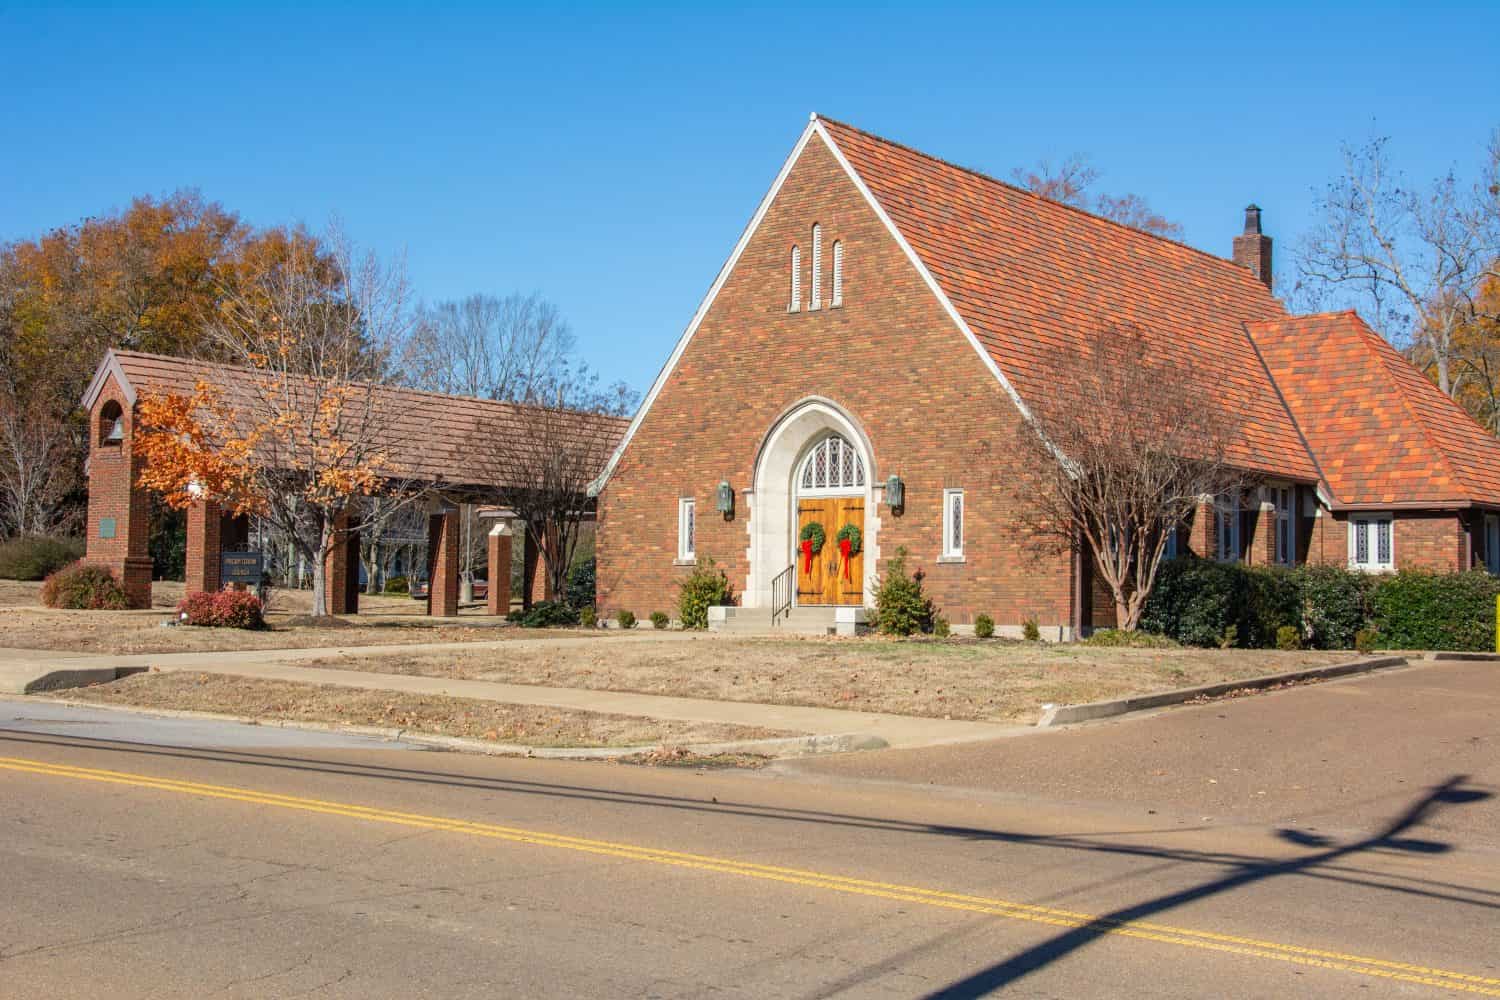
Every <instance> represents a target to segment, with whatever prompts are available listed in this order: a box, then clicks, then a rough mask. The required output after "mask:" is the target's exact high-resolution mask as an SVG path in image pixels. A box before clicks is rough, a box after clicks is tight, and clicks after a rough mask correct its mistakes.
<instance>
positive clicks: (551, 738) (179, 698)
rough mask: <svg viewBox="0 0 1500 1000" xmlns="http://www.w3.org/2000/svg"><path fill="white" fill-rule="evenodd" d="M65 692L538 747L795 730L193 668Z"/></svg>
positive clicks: (115, 701) (707, 739)
mask: <svg viewBox="0 0 1500 1000" xmlns="http://www.w3.org/2000/svg"><path fill="white" fill-rule="evenodd" d="M65 695H66V697H67V699H68V700H70V701H90V702H99V703H102V704H110V705H133V706H137V707H142V708H166V709H174V710H183V711H193V712H215V713H219V714H224V715H237V716H243V717H248V718H256V719H287V720H293V721H298V722H334V723H344V724H349V725H360V726H388V727H395V728H399V729H406V730H412V731H414V732H421V733H431V734H436V735H440V736H462V737H468V738H471V739H479V740H489V741H491V742H496V743H518V744H522V745H525V746H535V747H622V746H631V747H634V746H662V745H665V746H681V745H691V744H697V743H720V742H729V741H738V740H758V739H767V738H771V737H778V736H791V735H794V734H792V733H787V732H783V731H779V730H773V729H760V728H756V727H751V726H730V725H719V724H716V723H709V722H673V721H667V720H659V719H646V718H640V717H638V716H633V715H611V714H606V713H600V712H580V711H572V710H568V709H560V708H543V707H535V706H531V705H507V704H502V703H499V702H490V701H478V700H474V699H470V698H450V697H447V696H443V695H410V694H403V693H400V692H395V691H361V690H358V689H354V688H345V687H337V686H334V685H325V684H294V683H288V682H285V681H268V680H258V679H254V678H249V677H232V676H227V675H223V674H197V673H191V672H186V671H184V672H175V671H174V672H167V673H162V672H151V673H141V674H133V675H131V676H129V677H126V678H124V679H122V680H118V681H113V682H111V683H108V684H98V685H94V686H93V687H86V688H75V689H72V690H69V691H67V692H65Z"/></svg>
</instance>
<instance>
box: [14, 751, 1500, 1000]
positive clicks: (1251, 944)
mask: <svg viewBox="0 0 1500 1000" xmlns="http://www.w3.org/2000/svg"><path fill="white" fill-rule="evenodd" d="M0 770H7V771H17V772H20V773H23V774H35V775H41V776H45V777H52V778H71V779H74V780H79V781H97V782H104V783H106V784H112V785H126V786H129V787H133V788H148V789H154V790H156V791H161V792H170V793H174V794H178V795H192V796H197V797H200V798H211V799H225V800H228V801H232V802H246V803H251V804H254V805H262V806H273V807H276V808H280V809H292V810H297V811H299V812H309V813H321V814H323V815H328V816H343V817H346V818H349V819H358V820H366V821H369V822H375V823H389V824H395V825H398V826H407V827H415V828H418V829H424V830H433V831H439V832H444V833H456V834H463V835H466V836H471V837H487V838H490V839H493V840H504V841H510V842H512V843H517V844H532V845H535V846H538V847H551V848H556V849H559V850H567V851H579V852H582V853H585V854H596V855H604V856H607V857H614V858H625V859H628V860H632V861H643V862H649V863H651V864H659V865H672V866H674V867H678V868H691V869H696V870H698V871H708V872H718V873H720V874H724V875H737V876H740V877H742V878H754V879H761V880H765V881H771V882H784V883H786V884H788V885H800V886H806V887H809V888H813V889H823V890H827V891H831V892H840V893H846V894H851V895H857V896H871V897H875V898H877V899H889V900H895V901H898V902H904V903H917V904H921V905H923V906H932V907H938V908H940V909H947V910H959V911H963V912H967V913H982V914H986V915H990V916H997V917H1004V918H1006V919H1008V920H1022V921H1026V922H1029V923H1036V924H1047V925H1049V926H1053V927H1062V928H1073V929H1076V928H1080V927H1089V928H1090V929H1091V930H1092V931H1093V932H1096V933H1098V934H1101V935H1108V936H1116V937H1127V938H1138V939H1141V940H1146V941H1158V942H1162V943H1165V944H1173V945H1178V946H1181V947H1184V948H1195V949H1198V950H1201V951H1212V952H1221V953H1225V954H1231V955H1242V956H1247V957H1250V958H1259V959H1266V960H1269V961H1276V962H1289V963H1292V964H1294V965H1302V966H1311V967H1314V968H1320V969H1331V970H1335V971H1339V972H1352V973H1356V974H1358V975H1362V976H1373V977H1375V978H1378V979H1389V980H1394V981H1397V982H1404V983H1417V984H1421V985H1424V986H1435V987H1438V988H1440V989H1447V990H1458V991H1460V992H1465V993H1474V994H1478V995H1480V996H1492V997H1500V979H1494V978H1487V977H1485V976H1475V975H1469V974H1466V973H1462V972H1449V971H1447V970H1444V969H1436V968H1432V967H1430V966H1425V965H1415V964H1412V963H1408V962H1393V961H1388V960H1386V959H1379V958H1367V957H1364V956H1361V955H1351V954H1347V953H1344V952H1337V951H1325V950H1321V949H1317V948H1304V947H1300V946H1298V945H1289V944H1280V943H1277V942H1274V941H1263V940H1259V939H1256V938H1247V937H1236V936H1234V935H1230V934H1216V933H1213V932H1211V931H1199V930H1192V929H1190V928H1185V927H1172V926H1168V925H1166V924H1157V923H1150V922H1147V921H1140V920H1130V921H1116V920H1109V919H1105V918H1100V917H1097V916H1094V915H1091V914H1087V913H1077V912H1073V911H1070V910H1060V909H1056V908H1053V907H1049V906H1033V905H1031V904H1028V903H1017V902H1011V901H1008V900H1004V899H992V898H988V897H985V896H971V895H967V894H964V893H956V892H945V891H943V890H940V889H924V888H922V887H920V886H911V885H899V884H893V883H889V882H874V881H869V880H867V879H857V878H849V877H847V876H843V875H830V874H827V873H823V872H815V871H807V870H803V869H797V868H783V867H778V866H776V865H760V864H754V863H751V862H747V861H734V860H731V859H728V858H716V857H711V856H708V855H703V854H687V853H683V852H681V851H666V850H660V849H658V848H653V847H641V846H637V845H634V844H621V843H615V842H611V841H606V840H590V839H586V838H582V837H568V836H563V835H561V834H554V833H545V832H542V831H538V830H523V829H518V828H516V827H508V826H498V825H495V824H493V823H477V822H473V821H470V820H462V819H452V818H449V817H443V816H426V815H422V814H420V813H408V812H397V811H394V810H390V809H377V808H374V807H371V806H361V805H355V804H353V803H348V802H330V801H327V800H323V799H310V798H301V797H298V796H293V795H278V794H276V793H274V792H261V791H256V790H254V789H249V788H236V787H233V786H230V785H209V784H203V783H201V782H196V781H178V780H175V779H172V778H159V777H155V776H153V775H147V774H133V773H130V772H125V771H108V770H101V769H97V768H86V767H73V766H70V765H64V764H50V763H44V762H40V761H33V760H27V759H25V758H21V757H0Z"/></svg>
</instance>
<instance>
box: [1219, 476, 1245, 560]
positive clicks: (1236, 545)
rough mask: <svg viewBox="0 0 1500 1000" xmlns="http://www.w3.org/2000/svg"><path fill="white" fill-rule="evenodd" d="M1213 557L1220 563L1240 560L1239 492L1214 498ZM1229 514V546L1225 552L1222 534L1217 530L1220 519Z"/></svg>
mask: <svg viewBox="0 0 1500 1000" xmlns="http://www.w3.org/2000/svg"><path fill="white" fill-rule="evenodd" d="M1213 512H1214V559H1215V560H1216V561H1217V562H1222V563H1237V562H1239V561H1240V517H1241V514H1240V498H1239V494H1237V493H1233V494H1230V495H1229V496H1221V497H1215V498H1214V504H1213ZM1225 514H1228V515H1229V546H1228V549H1229V551H1228V552H1225V551H1224V549H1225V546H1224V544H1223V543H1224V535H1223V533H1222V532H1221V531H1220V530H1219V529H1220V524H1219V521H1220V519H1221V518H1222V517H1223V516H1224V515H1225Z"/></svg>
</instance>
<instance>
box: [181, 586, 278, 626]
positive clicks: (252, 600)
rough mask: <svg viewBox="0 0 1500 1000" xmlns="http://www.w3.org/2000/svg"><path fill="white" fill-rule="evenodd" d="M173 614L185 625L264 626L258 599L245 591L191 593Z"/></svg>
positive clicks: (198, 591)
mask: <svg viewBox="0 0 1500 1000" xmlns="http://www.w3.org/2000/svg"><path fill="white" fill-rule="evenodd" d="M177 612H178V614H179V615H180V616H181V621H182V622H183V624H185V625H198V626H201V627H203V628H243V629H262V628H265V627H266V619H265V609H264V608H263V607H261V603H260V598H258V597H256V596H255V595H254V594H251V593H248V592H245V591H235V590H215V591H206V590H195V591H193V592H192V593H190V594H188V595H187V596H186V597H184V598H183V599H182V600H181V601H179V602H178V603H177Z"/></svg>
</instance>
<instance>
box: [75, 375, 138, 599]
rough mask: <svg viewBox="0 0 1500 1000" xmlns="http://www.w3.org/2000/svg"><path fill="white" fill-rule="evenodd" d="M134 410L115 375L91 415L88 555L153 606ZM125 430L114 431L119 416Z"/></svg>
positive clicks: (129, 595)
mask: <svg viewBox="0 0 1500 1000" xmlns="http://www.w3.org/2000/svg"><path fill="white" fill-rule="evenodd" d="M134 419H135V414H134V413H133V411H132V408H131V406H130V405H129V403H128V401H127V400H125V398H124V393H123V390H122V389H121V388H120V387H119V386H118V385H117V384H116V383H115V380H114V378H113V377H111V378H110V379H109V381H108V383H107V384H106V386H105V389H104V391H103V392H102V393H101V394H100V396H99V398H98V400H97V401H96V402H95V404H94V409H93V411H92V412H91V413H90V415H89V463H88V477H89V509H88V529H87V530H88V534H87V537H86V539H85V546H86V547H85V553H84V560H85V561H86V562H88V563H90V564H92V565H96V566H104V567H106V568H107V569H109V570H110V571H111V572H112V573H114V575H115V577H116V578H117V579H118V580H119V581H120V584H121V586H123V587H124V588H125V595H126V597H127V598H128V599H129V601H130V606H131V607H132V608H149V607H150V606H151V551H150V532H151V497H150V494H149V493H147V491H146V490H143V489H141V488H140V487H138V486H137V485H136V483H137V481H138V479H139V477H140V471H141V466H140V460H139V459H137V458H136V457H135V455H134V452H133V448H132V445H131V434H132V431H133V425H134ZM117 420H118V421H119V424H120V427H121V433H120V434H118V435H117V434H114V433H113V428H114V427H115V423H116V421H117Z"/></svg>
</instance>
